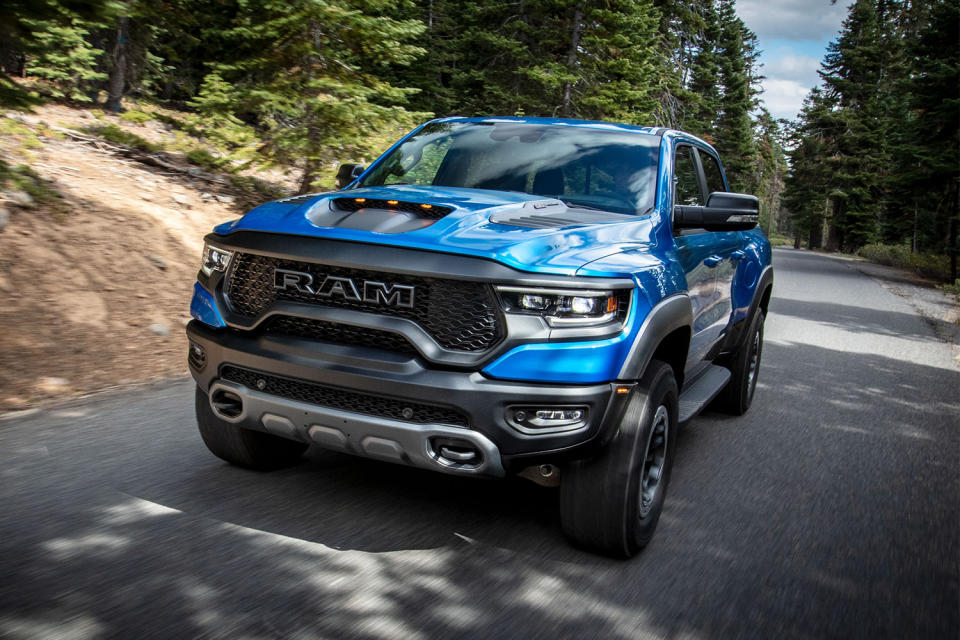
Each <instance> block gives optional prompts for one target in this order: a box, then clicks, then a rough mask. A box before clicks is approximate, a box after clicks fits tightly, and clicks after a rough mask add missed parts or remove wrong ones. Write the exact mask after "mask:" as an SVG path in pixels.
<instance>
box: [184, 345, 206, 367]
mask: <svg viewBox="0 0 960 640" xmlns="http://www.w3.org/2000/svg"><path fill="white" fill-rule="evenodd" d="M187 361H188V362H189V363H190V366H192V367H193V368H194V369H197V370H200V369H203V367H204V365H206V364H207V352H206V351H204V349H203V347H201V346H200V345H198V344H197V343H196V342H191V343H190V350H189V352H188V353H187Z"/></svg>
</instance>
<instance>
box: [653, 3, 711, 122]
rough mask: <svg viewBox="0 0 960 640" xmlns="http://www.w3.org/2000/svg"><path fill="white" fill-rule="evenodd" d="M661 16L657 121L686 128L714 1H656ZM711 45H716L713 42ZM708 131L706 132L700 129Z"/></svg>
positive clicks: (654, 81)
mask: <svg viewBox="0 0 960 640" xmlns="http://www.w3.org/2000/svg"><path fill="white" fill-rule="evenodd" d="M654 7H655V8H656V9H657V12H658V14H659V17H660V26H659V28H658V31H659V33H660V38H659V42H658V44H657V56H656V58H655V64H656V66H655V70H654V73H653V78H652V80H653V84H654V96H655V99H656V112H655V114H654V118H655V121H656V124H658V125H660V126H663V127H670V128H673V129H683V128H685V127H686V123H687V122H688V118H690V115H691V114H690V112H691V110H692V108H695V107H694V104H695V102H696V94H695V93H693V92H692V91H691V90H690V89H689V88H688V84H689V83H690V81H691V69H692V67H693V66H694V59H695V56H696V52H697V51H698V50H699V48H701V47H702V46H703V45H704V42H703V37H704V33H705V30H706V28H707V25H706V24H705V22H704V18H703V16H704V15H705V14H707V13H708V12H709V11H710V10H712V9H713V7H714V0H693V1H692V2H691V1H686V2H683V1H681V0H655V1H654ZM710 46H716V42H715V41H714V42H711V43H710ZM700 133H707V131H700Z"/></svg>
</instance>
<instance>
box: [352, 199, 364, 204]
mask: <svg viewBox="0 0 960 640" xmlns="http://www.w3.org/2000/svg"><path fill="white" fill-rule="evenodd" d="M353 201H354V202H359V203H360V204H363V203H364V202H366V201H367V199H366V198H354V199H353Z"/></svg>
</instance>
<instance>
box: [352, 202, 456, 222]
mask: <svg viewBox="0 0 960 640" xmlns="http://www.w3.org/2000/svg"><path fill="white" fill-rule="evenodd" d="M333 204H334V206H335V207H336V208H338V209H340V210H341V211H359V210H361V209H382V210H384V211H405V212H406V213H413V214H416V216H417V217H418V218H426V219H428V220H439V219H440V218H442V217H444V216H445V215H447V214H449V213H450V212H451V211H453V207H445V206H443V205H439V204H428V203H426V202H405V201H403V200H384V199H382V198H334V200H333Z"/></svg>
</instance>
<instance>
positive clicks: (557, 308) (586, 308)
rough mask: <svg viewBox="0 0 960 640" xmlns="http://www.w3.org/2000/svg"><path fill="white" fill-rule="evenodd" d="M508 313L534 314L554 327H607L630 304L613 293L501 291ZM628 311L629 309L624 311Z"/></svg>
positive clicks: (538, 290) (524, 288) (561, 290)
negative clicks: (604, 324)
mask: <svg viewBox="0 0 960 640" xmlns="http://www.w3.org/2000/svg"><path fill="white" fill-rule="evenodd" d="M497 291H498V292H499V293H500V299H501V300H502V301H503V306H504V310H505V311H507V312H510V313H532V314H537V315H541V316H543V317H544V318H546V320H547V322H548V323H549V324H550V325H551V326H584V325H592V324H603V323H605V322H610V321H611V320H613V319H614V318H616V317H617V311H618V310H621V309H620V305H621V304H627V303H626V301H625V300H624V301H623V302H621V301H620V297H619V296H617V294H616V293H615V292H613V291H578V290H566V289H535V288H527V287H497ZM624 310H625V309H624Z"/></svg>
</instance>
